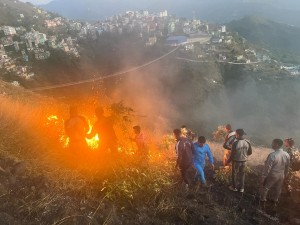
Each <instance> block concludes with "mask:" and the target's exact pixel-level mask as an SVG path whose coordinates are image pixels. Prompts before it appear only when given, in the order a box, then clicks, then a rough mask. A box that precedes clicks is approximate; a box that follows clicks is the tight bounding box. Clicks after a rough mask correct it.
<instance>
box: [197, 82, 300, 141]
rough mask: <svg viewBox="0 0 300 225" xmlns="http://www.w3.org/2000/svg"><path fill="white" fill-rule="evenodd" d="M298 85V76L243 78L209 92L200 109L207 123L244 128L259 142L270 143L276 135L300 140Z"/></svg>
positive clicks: (251, 137) (250, 136)
mask: <svg viewBox="0 0 300 225" xmlns="http://www.w3.org/2000/svg"><path fill="white" fill-rule="evenodd" d="M299 87H300V81H299V80H296V79H282V80H277V79H275V78H271V79H268V80H255V79H253V78H248V79H241V80H239V81H234V82H231V83H230V84H227V85H226V87H224V88H223V89H221V90H219V92H218V93H215V94H214V95H211V96H209V97H208V98H207V99H206V100H205V101H204V104H203V107H200V109H199V111H200V113H201V115H202V120H203V121H205V123H207V124H210V125H212V126H216V125H218V124H226V123H231V124H232V125H233V127H234V128H244V129H245V130H246V132H247V133H248V138H250V139H252V140H253V141H255V142H256V143H258V144H267V145H269V144H270V143H271V141H272V139H274V138H285V137H293V138H295V139H297V140H299V135H300V122H299V116H300V107H299V105H298V102H299V100H300V89H299ZM299 141H300V140H299Z"/></svg>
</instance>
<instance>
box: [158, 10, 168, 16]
mask: <svg viewBox="0 0 300 225" xmlns="http://www.w3.org/2000/svg"><path fill="white" fill-rule="evenodd" d="M159 17H168V11H167V10H165V11H162V12H159Z"/></svg>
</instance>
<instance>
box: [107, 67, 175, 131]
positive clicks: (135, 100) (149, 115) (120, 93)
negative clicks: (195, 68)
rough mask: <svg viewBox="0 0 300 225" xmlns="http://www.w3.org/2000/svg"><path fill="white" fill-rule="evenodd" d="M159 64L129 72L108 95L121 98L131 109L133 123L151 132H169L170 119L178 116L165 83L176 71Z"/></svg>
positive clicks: (172, 120) (170, 80) (170, 89)
mask: <svg viewBox="0 0 300 225" xmlns="http://www.w3.org/2000/svg"><path fill="white" fill-rule="evenodd" d="M163 67H164V66H163V64H161V63H160V64H156V65H154V66H151V67H148V68H147V70H141V71H137V72H134V73H131V74H130V75H129V76H127V77H126V78H124V79H122V80H121V81H120V83H119V84H118V86H117V88H115V91H114V92H113V94H112V98H113V99H115V101H120V100H123V101H124V103H125V104H126V105H128V106H130V107H132V108H133V109H134V111H135V114H136V118H135V119H134V120H135V121H133V122H134V123H138V124H139V125H141V127H142V128H147V129H148V130H149V131H151V132H152V133H154V135H155V134H156V135H161V134H165V133H168V132H170V130H171V129H172V126H173V124H174V120H176V119H177V118H178V117H180V112H179V111H177V108H176V104H174V102H173V101H172V98H171V95H172V88H171V86H173V85H168V83H170V82H172V79H174V77H175V76H176V72H175V71H173V68H171V67H169V68H168V69H167V70H166V69H163ZM170 71H172V72H170ZM173 75H174V77H173V78H172V76H173Z"/></svg>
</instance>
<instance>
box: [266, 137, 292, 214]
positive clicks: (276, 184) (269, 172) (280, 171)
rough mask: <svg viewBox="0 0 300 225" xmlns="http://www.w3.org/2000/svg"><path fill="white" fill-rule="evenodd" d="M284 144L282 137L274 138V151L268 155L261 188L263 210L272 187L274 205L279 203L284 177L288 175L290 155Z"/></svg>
mask: <svg viewBox="0 0 300 225" xmlns="http://www.w3.org/2000/svg"><path fill="white" fill-rule="evenodd" d="M282 145H283V141H282V140H281V139H274V140H273V142H272V149H273V150H274V152H272V153H270V154H269V155H268V158H267V160H266V162H265V167H264V170H263V173H262V179H261V190H260V201H261V204H260V205H261V209H262V210H265V207H266V204H265V203H266V201H267V195H268V192H269V190H271V189H272V195H271V196H270V198H271V200H272V203H273V205H274V206H276V205H277V202H278V199H279V197H280V194H281V189H282V185H283V182H284V179H285V178H286V177H287V175H288V171H289V164H290V156H289V154H288V153H287V152H285V151H283V149H282Z"/></svg>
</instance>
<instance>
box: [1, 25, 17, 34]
mask: <svg viewBox="0 0 300 225" xmlns="http://www.w3.org/2000/svg"><path fill="white" fill-rule="evenodd" d="M3 31H4V34H5V35H6V36H8V35H15V34H17V32H16V29H15V28H14V27H10V26H4V27H3Z"/></svg>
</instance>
